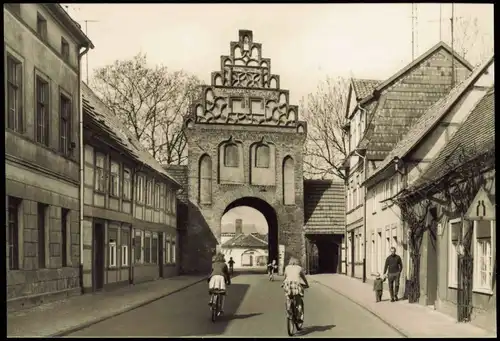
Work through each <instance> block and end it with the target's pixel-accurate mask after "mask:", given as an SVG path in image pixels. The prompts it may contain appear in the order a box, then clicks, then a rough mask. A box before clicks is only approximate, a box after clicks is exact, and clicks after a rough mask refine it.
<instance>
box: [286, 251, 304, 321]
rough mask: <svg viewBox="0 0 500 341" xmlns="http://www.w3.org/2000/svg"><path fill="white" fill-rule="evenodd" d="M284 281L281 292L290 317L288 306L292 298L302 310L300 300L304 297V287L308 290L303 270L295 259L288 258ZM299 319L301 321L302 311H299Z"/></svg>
mask: <svg viewBox="0 0 500 341" xmlns="http://www.w3.org/2000/svg"><path fill="white" fill-rule="evenodd" d="M284 273H285V279H284V280H283V284H282V286H283V290H284V291H285V296H286V311H287V314H288V316H289V317H291V311H290V306H291V302H292V299H293V297H294V296H297V298H298V299H299V302H298V303H299V304H298V309H302V300H303V297H304V288H303V287H302V286H303V285H304V287H306V288H308V287H309V283H308V282H307V278H306V275H305V273H304V270H303V269H302V267H301V266H300V265H299V260H298V259H297V258H295V257H290V260H289V261H288V265H287V266H286V267H285V271H284ZM299 319H300V320H301V319H302V311H301V310H299Z"/></svg>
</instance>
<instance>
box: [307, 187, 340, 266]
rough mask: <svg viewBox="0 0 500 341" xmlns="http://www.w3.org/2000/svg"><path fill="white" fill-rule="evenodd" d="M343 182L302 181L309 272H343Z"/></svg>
mask: <svg viewBox="0 0 500 341" xmlns="http://www.w3.org/2000/svg"><path fill="white" fill-rule="evenodd" d="M344 193H345V192H344V184H343V183H342V182H340V181H332V180H304V235H305V239H306V256H307V270H308V272H309V273H343V272H344V271H345V270H344V269H345V261H344V257H343V254H344V251H343V250H345V246H344V228H345V194H344Z"/></svg>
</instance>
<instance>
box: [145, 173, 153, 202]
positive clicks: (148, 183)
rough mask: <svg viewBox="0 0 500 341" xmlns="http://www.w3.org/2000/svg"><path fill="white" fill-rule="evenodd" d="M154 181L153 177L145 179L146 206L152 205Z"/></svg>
mask: <svg viewBox="0 0 500 341" xmlns="http://www.w3.org/2000/svg"><path fill="white" fill-rule="evenodd" d="M153 201H154V183H153V179H147V180H146V206H151V207H153V206H154V202H153Z"/></svg>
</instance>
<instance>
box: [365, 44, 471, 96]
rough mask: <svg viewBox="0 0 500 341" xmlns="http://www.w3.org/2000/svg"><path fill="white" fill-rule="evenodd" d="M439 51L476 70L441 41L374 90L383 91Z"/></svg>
mask: <svg viewBox="0 0 500 341" xmlns="http://www.w3.org/2000/svg"><path fill="white" fill-rule="evenodd" d="M439 49H445V50H446V51H447V52H448V53H450V54H452V55H453V56H454V57H455V59H457V60H458V61H459V62H460V63H461V64H462V65H463V66H464V67H466V68H468V69H469V70H471V71H472V69H473V68H474V67H473V66H472V65H471V64H470V63H469V62H468V61H467V60H465V59H464V58H462V57H461V56H460V55H459V54H458V53H456V52H455V51H453V50H452V48H451V47H450V46H449V45H448V44H446V43H445V42H443V41H440V42H439V43H437V44H436V45H434V46H433V47H431V48H430V49H428V50H427V51H426V52H424V53H423V54H422V55H420V56H419V57H418V58H416V59H415V60H413V61H412V62H411V63H409V64H408V65H406V66H405V67H404V68H402V69H401V70H399V71H398V72H396V73H395V74H394V75H392V76H391V77H390V78H388V79H387V80H385V81H383V82H380V83H379V84H378V85H377V86H376V88H375V89H374V90H377V91H382V90H383V89H384V88H386V87H388V86H389V85H391V84H392V83H394V82H396V81H397V80H398V79H399V78H400V77H401V76H403V75H404V74H406V73H407V72H408V71H410V70H411V69H413V68H414V67H416V66H417V65H419V64H420V63H422V62H423V61H424V60H426V59H427V58H428V57H430V56H431V55H432V54H434V52H436V51H437V50H439ZM368 100H369V98H368V97H367V98H365V99H364V102H367V101H368Z"/></svg>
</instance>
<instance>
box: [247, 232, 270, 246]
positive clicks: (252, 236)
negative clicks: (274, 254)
mask: <svg viewBox="0 0 500 341" xmlns="http://www.w3.org/2000/svg"><path fill="white" fill-rule="evenodd" d="M250 235H251V236H252V237H254V238H255V239H257V240H258V241H261V242H263V243H266V244H269V243H268V242H266V241H265V240H262V239H260V238H258V237H257V236H254V235H253V234H250Z"/></svg>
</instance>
